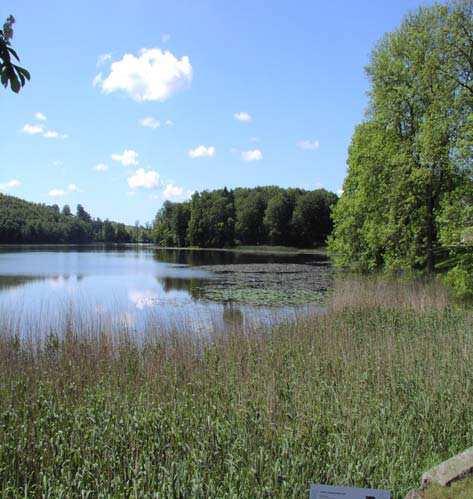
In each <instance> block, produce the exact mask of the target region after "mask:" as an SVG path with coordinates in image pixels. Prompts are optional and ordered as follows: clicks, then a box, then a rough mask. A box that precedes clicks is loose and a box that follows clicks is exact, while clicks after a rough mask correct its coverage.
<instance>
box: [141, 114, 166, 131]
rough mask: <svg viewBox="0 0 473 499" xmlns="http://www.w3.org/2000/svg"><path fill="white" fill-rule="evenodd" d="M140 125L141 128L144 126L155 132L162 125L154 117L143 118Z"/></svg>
mask: <svg viewBox="0 0 473 499" xmlns="http://www.w3.org/2000/svg"><path fill="white" fill-rule="evenodd" d="M140 124H141V126H144V127H146V128H152V129H153V130H156V128H159V127H160V126H161V123H160V122H159V121H158V120H157V119H155V118H153V117H152V116H146V118H142V119H141V120H140Z"/></svg>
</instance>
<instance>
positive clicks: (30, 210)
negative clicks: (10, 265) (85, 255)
mask: <svg viewBox="0 0 473 499" xmlns="http://www.w3.org/2000/svg"><path fill="white" fill-rule="evenodd" d="M149 241H150V229H149V228H146V227H142V226H139V225H138V224H136V225H135V226H129V225H125V224H122V223H117V222H111V221H109V220H103V221H102V220H100V218H92V217H91V216H90V215H89V213H87V212H86V211H85V209H84V208H83V206H82V205H80V204H79V205H77V209H76V214H75V215H74V214H73V213H72V212H71V209H70V207H69V206H68V205H65V206H64V207H63V208H62V210H60V209H59V206H58V205H52V206H47V205H45V204H38V203H30V202H28V201H24V200H22V199H19V198H16V197H13V196H7V195H4V194H0V243H54V244H56V243H71V244H76V243H92V242H106V243H128V242H149Z"/></svg>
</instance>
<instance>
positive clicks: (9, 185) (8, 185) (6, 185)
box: [0, 178, 21, 191]
mask: <svg viewBox="0 0 473 499" xmlns="http://www.w3.org/2000/svg"><path fill="white" fill-rule="evenodd" d="M20 186H21V182H20V181H19V180H18V179H16V178H13V179H11V180H9V181H8V182H3V183H1V184H0V191H8V190H10V189H16V188H17V187H20Z"/></svg>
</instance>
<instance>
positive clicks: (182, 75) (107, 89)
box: [93, 48, 192, 102]
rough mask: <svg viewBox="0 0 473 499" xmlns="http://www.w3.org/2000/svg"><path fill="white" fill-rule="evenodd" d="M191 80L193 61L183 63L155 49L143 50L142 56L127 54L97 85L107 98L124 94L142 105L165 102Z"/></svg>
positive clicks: (95, 81)
mask: <svg viewBox="0 0 473 499" xmlns="http://www.w3.org/2000/svg"><path fill="white" fill-rule="evenodd" d="M191 80H192V65H191V63H190V60H189V57H187V56H183V57H181V58H180V59H179V58H177V57H176V56H175V55H174V54H173V53H172V52H170V51H168V50H166V51H162V50H161V49H159V48H152V49H142V50H141V51H140V53H139V55H138V56H135V55H133V54H125V55H124V56H123V57H122V58H121V59H120V60H118V61H115V62H113V63H112V64H111V66H110V74H109V75H108V76H106V77H105V78H104V77H103V76H102V75H101V73H99V74H98V75H97V76H96V77H95V78H94V82H93V83H94V86H98V87H100V88H101V90H102V92H103V93H105V94H110V93H112V92H117V91H122V92H125V93H126V94H128V95H129V96H130V97H131V98H132V99H134V100H136V101H138V102H142V101H161V102H163V101H165V100H167V99H169V97H170V96H171V95H172V94H174V93H175V92H177V91H179V90H182V89H185V88H187V87H188V86H189V84H190V82H191Z"/></svg>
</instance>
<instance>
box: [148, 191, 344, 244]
mask: <svg viewBox="0 0 473 499" xmlns="http://www.w3.org/2000/svg"><path fill="white" fill-rule="evenodd" d="M337 199H338V197H337V195H336V194H334V193H332V192H329V191H326V190H325V189H316V190H313V191H307V190H304V189H297V188H289V189H283V188H281V187H276V186H264V187H255V188H236V189H233V190H229V189H227V188H224V189H217V190H213V191H203V192H197V193H194V195H193V196H192V199H191V200H190V201H185V202H181V203H173V202H170V201H166V202H165V203H164V204H163V206H162V208H161V209H160V210H159V211H158V213H157V215H156V218H155V220H154V224H153V239H154V241H155V242H156V243H158V244H159V245H162V246H177V247H184V246H197V247H207V248H223V247H231V246H235V245H236V244H241V245H261V244H271V245H285V246H298V247H314V246H320V245H323V244H324V243H325V241H326V239H327V236H328V235H329V234H330V232H331V230H332V221H331V210H332V208H333V206H334V205H335V204H336V202H337Z"/></svg>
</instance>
